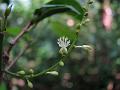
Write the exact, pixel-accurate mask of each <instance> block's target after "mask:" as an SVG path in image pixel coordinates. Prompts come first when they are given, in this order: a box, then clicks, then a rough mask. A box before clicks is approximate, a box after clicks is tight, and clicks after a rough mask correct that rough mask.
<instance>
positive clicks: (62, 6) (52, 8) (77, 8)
mask: <svg viewBox="0 0 120 90" xmlns="http://www.w3.org/2000/svg"><path fill="white" fill-rule="evenodd" d="M64 12H67V13H68V12H69V13H71V14H72V15H75V16H76V17H77V18H78V19H79V20H82V18H83V16H84V13H85V12H84V9H83V8H82V7H81V5H80V4H79V3H78V2H77V1H75V0H53V1H50V2H49V3H47V4H46V5H44V6H42V7H41V8H39V9H36V10H35V12H34V16H35V18H34V19H33V21H35V22H39V21H41V20H43V19H45V18H47V17H49V16H52V15H54V14H57V13H64Z"/></svg>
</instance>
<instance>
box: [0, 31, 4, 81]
mask: <svg viewBox="0 0 120 90" xmlns="http://www.w3.org/2000/svg"><path fill="white" fill-rule="evenodd" d="M3 38H4V34H3V33H2V32H0V83H1V82H2V63H3V59H2V54H3Z"/></svg>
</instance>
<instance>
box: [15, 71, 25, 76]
mask: <svg viewBox="0 0 120 90" xmlns="http://www.w3.org/2000/svg"><path fill="white" fill-rule="evenodd" d="M17 73H18V74H21V75H24V74H25V71H18V72H17Z"/></svg>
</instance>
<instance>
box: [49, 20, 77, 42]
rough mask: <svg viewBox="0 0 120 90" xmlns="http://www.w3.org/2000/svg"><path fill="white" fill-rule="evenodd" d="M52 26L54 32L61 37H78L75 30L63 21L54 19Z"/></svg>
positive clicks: (72, 38)
mask: <svg viewBox="0 0 120 90" xmlns="http://www.w3.org/2000/svg"><path fill="white" fill-rule="evenodd" d="M51 26H52V30H53V32H54V33H56V34H57V36H59V37H61V36H67V37H68V38H69V39H71V40H74V38H75V37H76V35H75V32H74V31H73V30H71V29H70V28H69V27H68V26H66V25H64V24H63V23H61V22H58V21H53V22H52V23H51Z"/></svg>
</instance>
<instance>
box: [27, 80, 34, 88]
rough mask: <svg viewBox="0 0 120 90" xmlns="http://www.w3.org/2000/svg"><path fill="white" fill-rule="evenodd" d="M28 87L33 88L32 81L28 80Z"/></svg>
mask: <svg viewBox="0 0 120 90" xmlns="http://www.w3.org/2000/svg"><path fill="white" fill-rule="evenodd" d="M27 84H28V87H30V88H33V84H32V82H31V81H29V80H27Z"/></svg>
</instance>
